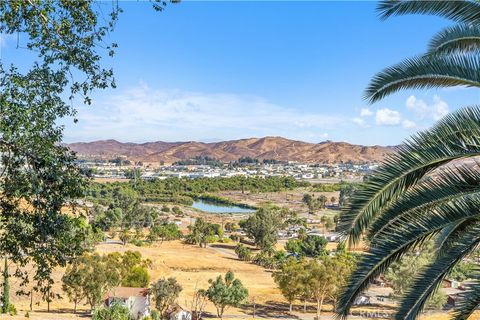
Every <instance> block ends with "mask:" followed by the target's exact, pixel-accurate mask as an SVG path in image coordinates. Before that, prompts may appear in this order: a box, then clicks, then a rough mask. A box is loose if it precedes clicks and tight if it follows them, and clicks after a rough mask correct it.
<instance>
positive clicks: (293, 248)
mask: <svg viewBox="0 0 480 320" xmlns="http://www.w3.org/2000/svg"><path fill="white" fill-rule="evenodd" d="M327 243H328V241H327V240H326V239H325V238H324V237H319V236H315V235H307V236H306V237H305V238H304V239H303V240H300V239H290V240H288V241H287V243H286V244H285V250H287V251H288V252H291V253H295V254H296V255H298V256H300V257H320V256H322V255H325V254H327V253H328V251H327V250H326V249H325V248H326V246H327Z"/></svg>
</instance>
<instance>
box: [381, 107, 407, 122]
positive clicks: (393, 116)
mask: <svg viewBox="0 0 480 320" xmlns="http://www.w3.org/2000/svg"><path fill="white" fill-rule="evenodd" d="M401 121H402V115H401V114H400V112H398V111H395V110H391V109H388V108H383V109H379V110H377V114H376V116H375V122H376V124H377V125H380V126H397V125H399V124H400V122H401Z"/></svg>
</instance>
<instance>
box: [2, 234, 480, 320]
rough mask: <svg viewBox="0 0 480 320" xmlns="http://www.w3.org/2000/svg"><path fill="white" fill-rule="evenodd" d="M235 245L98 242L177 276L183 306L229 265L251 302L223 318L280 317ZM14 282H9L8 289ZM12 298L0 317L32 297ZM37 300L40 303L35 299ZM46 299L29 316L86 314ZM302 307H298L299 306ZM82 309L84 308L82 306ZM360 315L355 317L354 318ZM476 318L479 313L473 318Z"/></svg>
mask: <svg viewBox="0 0 480 320" xmlns="http://www.w3.org/2000/svg"><path fill="white" fill-rule="evenodd" d="M232 246H233V245H225V244H218V245H213V246H212V247H209V248H200V247H198V246H192V245H185V244H183V243H181V242H180V241H172V242H164V243H162V244H155V245H153V246H150V247H135V246H132V245H127V246H122V245H117V244H103V245H99V246H98V247H97V251H98V252H99V253H110V252H124V251H126V250H138V251H140V252H141V253H142V255H143V257H144V258H148V259H150V260H152V262H153V263H152V268H151V269H150V270H149V272H150V276H151V280H152V281H154V280H156V279H159V278H162V277H175V278H177V280H178V281H179V283H180V284H181V285H182V286H183V291H182V294H181V295H180V298H179V300H178V302H179V303H180V304H181V305H184V306H186V307H189V305H190V303H191V297H192V293H193V292H194V290H195V287H197V288H206V287H207V286H208V280H209V279H211V278H214V277H217V276H218V275H223V274H225V272H227V271H228V270H232V271H234V272H235V275H236V276H237V277H238V278H239V279H240V280H241V281H242V282H243V283H244V285H245V286H246V287H247V288H248V290H249V301H248V305H247V307H245V308H243V309H235V308H232V309H228V310H227V311H226V315H227V316H226V317H225V319H229V318H230V319H251V318H252V315H251V313H252V310H253V308H252V306H251V304H252V302H253V300H255V303H256V310H257V312H256V315H257V318H262V319H279V318H282V317H285V316H286V314H285V313H284V312H283V310H286V309H287V305H286V303H285V302H284V300H283V298H282V296H281V295H280V292H279V291H278V289H276V285H275V283H274V282H273V279H272V277H271V273H270V271H268V270H265V269H263V268H261V267H259V266H256V265H253V264H250V263H246V262H243V261H239V260H237V259H236V258H235V255H234V253H233V251H232V248H231V247H232ZM61 275H62V270H57V272H56V273H55V280H56V286H55V288H54V289H55V290H56V291H57V292H60V285H59V283H60V279H61ZM16 285H18V283H16V282H13V283H12V290H15V289H16V288H15V286H16ZM12 300H13V303H14V304H15V305H16V306H17V309H19V315H18V316H16V317H10V316H0V319H2V320H3V319H26V318H25V317H24V315H25V313H26V311H27V310H28V309H29V303H30V300H29V298H27V297H13V299H12ZM36 302H39V304H38V305H37V304H35V303H36ZM46 307H47V306H46V303H45V302H41V301H39V299H38V297H36V298H35V301H34V312H31V313H30V319H38V320H61V319H80V318H83V319H85V317H86V315H85V314H83V316H80V315H74V314H73V313H72V310H71V308H72V304H71V303H70V302H68V301H67V300H66V299H59V300H55V301H54V302H53V303H52V304H51V312H50V313H47V312H46ZM298 309H300V306H298ZM83 310H85V307H83ZM207 312H208V313H209V314H210V315H209V316H213V315H214V308H213V305H211V304H210V303H208V305H207ZM313 315H314V309H313V306H310V307H309V313H308V314H302V313H299V312H294V314H293V315H292V316H290V318H297V319H305V320H307V319H308V320H310V319H313ZM325 317H326V318H325V319H328V318H330V317H331V314H328V313H325ZM357 319H358V318H357ZM424 319H428V320H447V315H441V314H436V315H428V316H426V317H424ZM472 319H475V320H480V315H478V314H477V315H476V316H474V317H472Z"/></svg>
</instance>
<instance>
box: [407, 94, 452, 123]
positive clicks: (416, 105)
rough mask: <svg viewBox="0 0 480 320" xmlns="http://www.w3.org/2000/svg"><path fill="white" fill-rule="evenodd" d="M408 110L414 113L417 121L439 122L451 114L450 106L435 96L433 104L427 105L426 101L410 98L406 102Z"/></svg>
mask: <svg viewBox="0 0 480 320" xmlns="http://www.w3.org/2000/svg"><path fill="white" fill-rule="evenodd" d="M405 105H406V107H407V109H409V110H411V111H413V113H414V114H415V117H416V118H417V119H420V120H421V119H425V118H431V119H433V120H439V119H441V118H442V117H444V116H445V115H446V114H448V112H449V107H448V104H447V103H446V102H445V101H443V100H442V99H441V98H440V97H439V96H437V95H435V96H433V102H432V104H427V103H426V102H425V101H424V100H422V99H418V98H417V97H415V96H410V97H408V98H407V100H406V101H405Z"/></svg>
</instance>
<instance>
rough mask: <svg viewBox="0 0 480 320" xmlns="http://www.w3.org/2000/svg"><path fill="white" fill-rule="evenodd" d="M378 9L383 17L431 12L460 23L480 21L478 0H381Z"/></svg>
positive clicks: (430, 13) (476, 22)
mask: <svg viewBox="0 0 480 320" xmlns="http://www.w3.org/2000/svg"><path fill="white" fill-rule="evenodd" d="M377 11H378V12H379V14H380V18H382V19H387V18H388V17H391V16H397V15H405V14H429V15H437V16H441V17H444V18H447V19H450V20H453V21H456V22H460V23H471V24H478V23H480V4H479V3H478V2H477V1H464V0H455V1H446V0H442V1H438V0H437V1H418V0H417V1H414V0H393V1H392V0H387V1H380V3H379V4H378V6H377Z"/></svg>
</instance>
